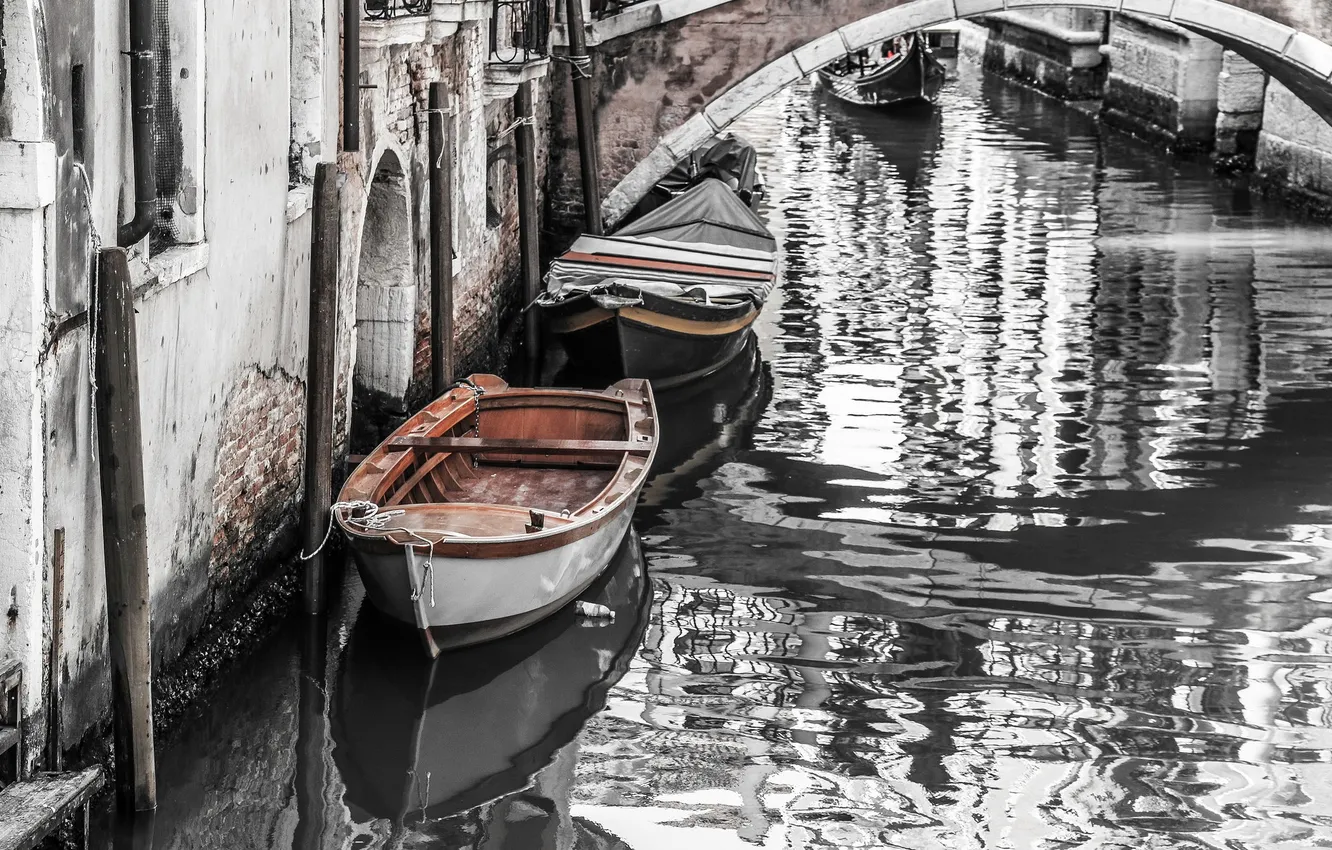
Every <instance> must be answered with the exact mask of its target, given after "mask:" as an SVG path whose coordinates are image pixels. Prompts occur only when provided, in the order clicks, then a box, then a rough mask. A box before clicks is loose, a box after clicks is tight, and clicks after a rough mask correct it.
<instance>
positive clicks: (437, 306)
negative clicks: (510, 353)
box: [430, 83, 453, 398]
mask: <svg viewBox="0 0 1332 850" xmlns="http://www.w3.org/2000/svg"><path fill="white" fill-rule="evenodd" d="M447 99H448V85H447V84H445V83H431V84H430V385H431V389H433V390H434V392H435V397H436V398H438V397H439V396H441V395H443V394H444V392H445V391H446V390H447V389H448V388H449V387H450V386H452V385H453V206H452V198H453V157H452V156H449V155H448V154H447V153H446V149H447V145H446V144H445V142H446V139H448V138H451V137H452V134H453V127H452V122H451V121H448V120H447V119H448V116H447V115H445V114H444V109H445V107H444V104H445V103H446V102H447Z"/></svg>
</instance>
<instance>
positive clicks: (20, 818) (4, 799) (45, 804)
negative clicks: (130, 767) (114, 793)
mask: <svg viewBox="0 0 1332 850" xmlns="http://www.w3.org/2000/svg"><path fill="white" fill-rule="evenodd" d="M102 782H103V779H102V769H101V768H100V767H90V768H87V769H85V770H81V771H78V772H76V773H39V774H37V775H35V776H33V777H32V778H31V779H28V780H26V781H24V782H20V783H17V784H15V785H11V786H9V787H8V788H6V789H5V790H4V791H0V850H33V848H35V847H37V846H38V845H39V844H41V842H42V840H43V839H45V838H46V837H47V836H48V835H50V834H51V833H52V832H54V831H55V830H56V829H57V828H58V827H59V826H60V824H61V823H63V822H64V820H65V818H67V817H69V816H70V815H72V814H75V813H76V810H77V809H79V808H81V807H82V806H83V805H84V804H85V803H87V802H88V800H89V799H91V798H92V796H93V795H94V794H96V793H97V791H98V790H99V789H100V788H101V787H102Z"/></svg>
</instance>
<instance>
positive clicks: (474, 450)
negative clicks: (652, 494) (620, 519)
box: [387, 437, 652, 455]
mask: <svg viewBox="0 0 1332 850" xmlns="http://www.w3.org/2000/svg"><path fill="white" fill-rule="evenodd" d="M387 448H388V449H390V450H394V449H399V450H401V449H426V450H429V451H436V452H457V453H458V454H482V453H485V452H495V453H502V454H539V455H589V454H592V455H607V454H624V453H626V452H636V453H639V454H647V453H648V452H649V451H651V449H652V445H651V444H650V443H634V442H631V441H629V440H513V439H502V438H495V437H480V438H478V437H396V438H394V439H392V440H389V441H388V443H387Z"/></svg>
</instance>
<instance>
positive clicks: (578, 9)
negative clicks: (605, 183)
mask: <svg viewBox="0 0 1332 850" xmlns="http://www.w3.org/2000/svg"><path fill="white" fill-rule="evenodd" d="M565 10H566V15H565V17H566V18H567V19H568V21H567V23H568V25H569V68H570V73H572V74H573V93H574V118H575V120H576V121H577V122H578V166H579V168H580V169H581V171H582V178H583V222H584V226H585V227H586V228H587V232H588V233H590V234H592V235H593V236H600V235H601V188H600V186H599V185H598V182H597V180H598V175H600V173H601V166H600V164H599V163H598V162H597V125H596V114H595V113H594V112H593V110H592V60H591V58H590V57H588V55H587V29H586V22H585V21H584V19H583V0H567V2H566V3H565Z"/></svg>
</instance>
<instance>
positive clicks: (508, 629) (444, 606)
mask: <svg viewBox="0 0 1332 850" xmlns="http://www.w3.org/2000/svg"><path fill="white" fill-rule="evenodd" d="M637 495H638V494H637V491H635V492H634V494H633V495H632V496H631V497H630V499H629V500H628V501H627V504H626V505H625V509H623V510H621V511H620V512H619V513H618V515H616V516H614V517H612V518H611V519H610V520H609V521H608V522H607V523H606V524H605V525H603V526H601V527H600V528H598V529H597V530H595V531H593V532H592V533H591V534H589V535H587V536H586V537H583V538H581V539H579V540H574V541H572V542H570V543H568V544H566V545H564V546H560V547H557V548H554V549H550V550H548V551H544V552H534V553H531V554H526V555H520V556H517V557H509V558H449V557H442V556H441V557H434V558H431V557H430V555H429V552H428V550H427V549H426V548H425V547H420V546H418V547H416V548H415V549H413V550H411V551H410V554H409V550H408V548H407V547H405V546H404V547H403V548H402V549H400V550H399V551H398V552H397V553H395V554H378V553H375V552H366V551H363V550H361V549H358V548H357V547H352V552H353V555H354V557H355V560H356V566H357V570H358V572H359V573H360V575H361V581H362V583H363V584H364V585H365V589H366V594H367V595H368V596H369V597H370V600H371V602H372V603H374V605H375V607H377V608H379V610H381V611H383V612H384V613H386V614H388V615H389V616H391V617H393V618H394V619H396V620H400V621H402V622H403V623H406V624H408V625H410V626H414V627H415V628H418V629H421V630H422V631H423V632H426V631H429V632H432V633H433V635H432V636H429V637H427V640H428V641H433V642H434V643H435V644H436V645H437V646H438V648H440V649H447V648H453V647H458V646H466V645H469V644H473V643H479V642H481V641H486V640H494V639H496V638H499V637H503V636H504V635H506V634H510V633H512V632H516V631H518V630H519V629H522V628H525V627H526V626H529V625H531V624H533V623H535V622H538V621H539V620H541V619H543V618H545V617H547V616H549V615H550V614H553V613H554V612H555V611H557V610H559V609H560V608H562V607H564V606H565V605H567V604H568V603H569V602H571V601H572V600H573V599H574V597H576V596H577V595H578V594H580V593H582V592H583V590H585V589H586V588H587V586H588V585H590V584H591V583H592V582H593V581H594V580H595V579H596V577H597V576H599V575H600V574H601V573H602V572H603V571H604V570H605V569H606V566H607V565H608V564H609V563H610V560H611V558H612V557H613V556H614V555H615V552H616V550H617V549H618V548H619V545H620V541H621V540H623V539H624V535H625V534H626V533H627V532H628V531H629V523H630V520H631V519H632V518H633V505H634V503H635V502H636V501H637ZM427 564H429V568H428V569H427V566H426V565H427Z"/></svg>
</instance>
